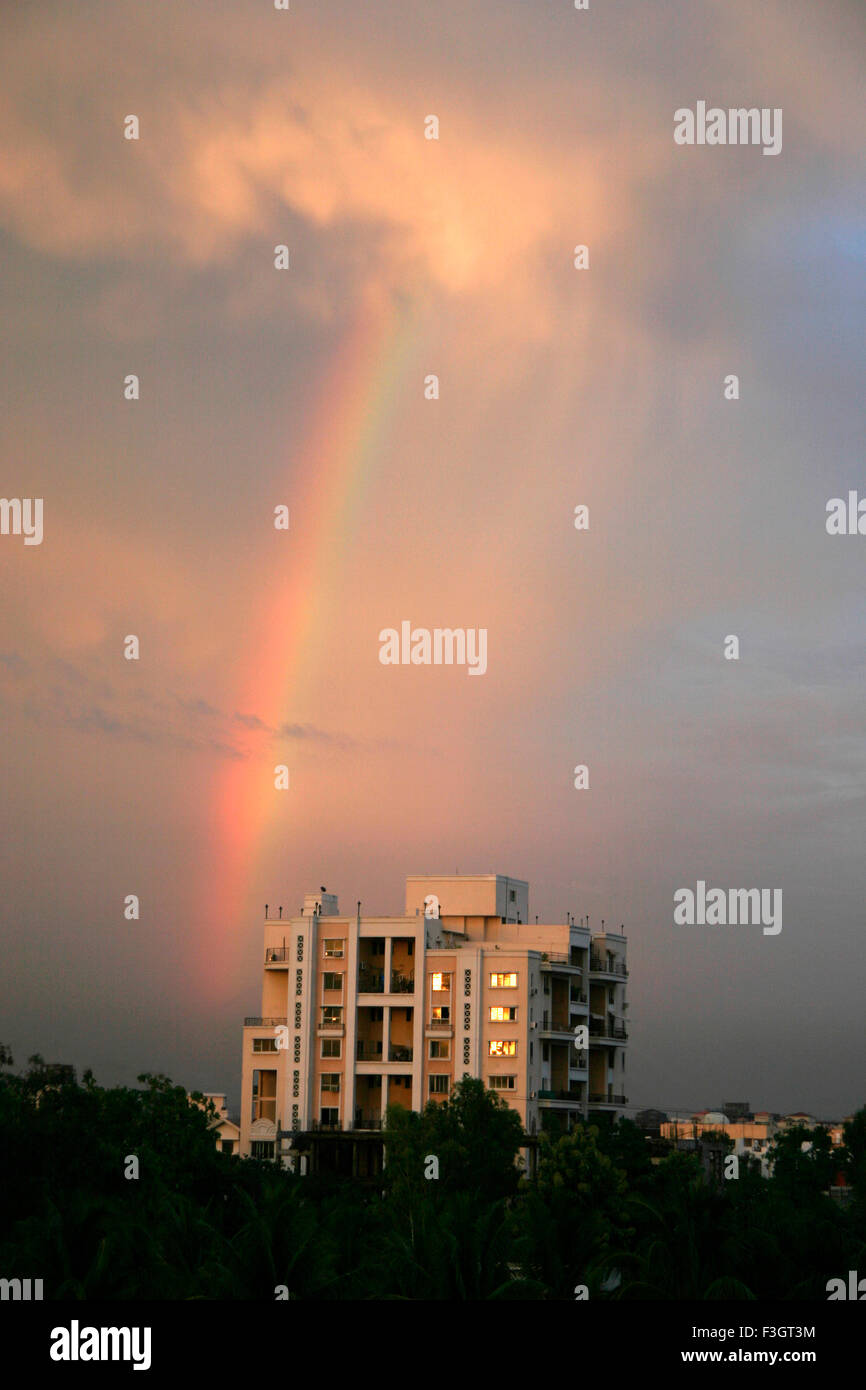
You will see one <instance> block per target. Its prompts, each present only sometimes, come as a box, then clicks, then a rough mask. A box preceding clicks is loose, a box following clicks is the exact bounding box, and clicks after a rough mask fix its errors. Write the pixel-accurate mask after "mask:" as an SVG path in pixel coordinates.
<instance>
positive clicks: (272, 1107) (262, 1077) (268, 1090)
mask: <svg viewBox="0 0 866 1390" xmlns="http://www.w3.org/2000/svg"><path fill="white" fill-rule="evenodd" d="M276 1113H277V1073H276V1072H275V1071H258V1070H256V1071H254V1072H253V1104H252V1119H253V1120H273V1119H275V1118H276Z"/></svg>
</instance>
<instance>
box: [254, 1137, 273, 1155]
mask: <svg viewBox="0 0 866 1390" xmlns="http://www.w3.org/2000/svg"><path fill="white" fill-rule="evenodd" d="M252 1149H253V1158H273V1156H274V1143H273V1140H272V1139H254V1140H253V1143H252Z"/></svg>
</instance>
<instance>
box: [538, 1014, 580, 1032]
mask: <svg viewBox="0 0 866 1390" xmlns="http://www.w3.org/2000/svg"><path fill="white" fill-rule="evenodd" d="M541 1031H542V1033H571V1032H573V1031H574V1029H573V1027H572V1025H571V1023H569V1021H568V1019H567V1018H566V1016H565V1015H564V1014H557V1015H556V1016H555V1017H554V1018H552V1019H551V1017H550V1015H549V1014H544V1015H543V1016H542V1019H541Z"/></svg>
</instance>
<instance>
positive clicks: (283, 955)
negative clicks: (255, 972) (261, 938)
mask: <svg viewBox="0 0 866 1390" xmlns="http://www.w3.org/2000/svg"><path fill="white" fill-rule="evenodd" d="M291 952H292V948H291V946H268V947H267V948H266V950H265V965H275V964H279V963H280V962H283V961H287V960H290V959H291Z"/></svg>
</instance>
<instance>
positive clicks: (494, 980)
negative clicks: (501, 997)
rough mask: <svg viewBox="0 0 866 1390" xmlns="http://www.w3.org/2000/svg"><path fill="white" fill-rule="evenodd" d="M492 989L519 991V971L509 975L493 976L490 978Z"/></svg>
mask: <svg viewBox="0 0 866 1390" xmlns="http://www.w3.org/2000/svg"><path fill="white" fill-rule="evenodd" d="M490 988H491V989H517V971H516V970H512V971H510V972H509V973H507V974H502V973H501V972H500V973H499V974H496V973H494V974H492V975H491V976H490Z"/></svg>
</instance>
